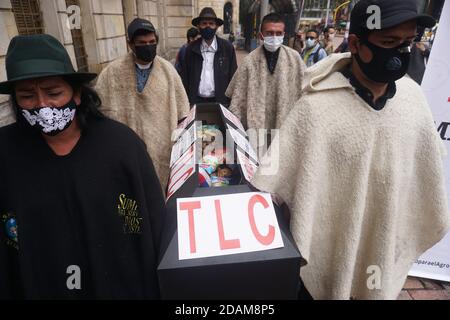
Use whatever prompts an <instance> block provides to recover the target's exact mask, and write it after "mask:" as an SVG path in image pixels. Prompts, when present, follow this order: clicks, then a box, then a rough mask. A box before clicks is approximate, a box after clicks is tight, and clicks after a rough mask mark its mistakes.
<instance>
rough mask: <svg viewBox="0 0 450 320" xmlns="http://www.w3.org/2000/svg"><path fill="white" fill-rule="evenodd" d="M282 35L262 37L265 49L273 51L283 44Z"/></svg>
mask: <svg viewBox="0 0 450 320" xmlns="http://www.w3.org/2000/svg"><path fill="white" fill-rule="evenodd" d="M283 39H284V36H273V37H264V48H266V50H267V51H270V52H275V51H277V50H278V48H280V47H281V45H282V44H283Z"/></svg>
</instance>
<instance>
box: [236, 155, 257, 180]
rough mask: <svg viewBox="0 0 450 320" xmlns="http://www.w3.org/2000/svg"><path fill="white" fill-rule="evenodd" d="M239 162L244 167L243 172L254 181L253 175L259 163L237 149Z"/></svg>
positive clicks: (247, 178)
mask: <svg viewBox="0 0 450 320" xmlns="http://www.w3.org/2000/svg"><path fill="white" fill-rule="evenodd" d="M236 152H237V156H238V160H239V164H240V165H241V168H242V173H243V174H244V177H245V179H246V180H247V181H249V182H250V181H252V178H253V175H254V174H255V172H256V170H257V169H258V164H256V163H254V162H253V160H251V159H250V158H248V157H247V156H246V155H245V154H244V153H242V152H241V151H240V150H236Z"/></svg>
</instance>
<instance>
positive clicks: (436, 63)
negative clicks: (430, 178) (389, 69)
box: [409, 0, 450, 281]
mask: <svg viewBox="0 0 450 320" xmlns="http://www.w3.org/2000/svg"><path fill="white" fill-rule="evenodd" d="M449 30H450V0H447V1H445V4H444V9H443V10H442V15H441V19H440V22H439V28H438V30H437V34H436V37H435V40H434V44H433V49H432V50H431V56H430V59H429V61H428V65H427V69H426V71H425V75H424V78H423V81H422V88H423V90H424V92H425V95H426V97H427V100H428V103H429V104H430V107H431V111H432V112H433V117H434V120H435V122H436V126H437V127H438V130H439V133H440V135H441V137H442V139H443V140H444V141H445V142H444V144H445V146H446V148H447V152H448V155H447V157H446V158H445V159H444V170H445V179H446V188H447V197H448V199H449V203H450V159H449V157H450V59H449V58H450V37H449V36H448V32H449ZM409 274H410V275H411V276H415V277H421V278H430V279H436V280H442V281H450V234H447V235H446V236H445V238H444V239H443V240H442V241H441V242H439V243H438V244H437V245H435V246H434V247H433V248H431V249H429V250H428V251H427V252H425V253H424V254H423V255H422V256H421V257H420V258H419V259H418V260H417V261H416V263H414V265H413V267H412V269H411V270H410V273H409Z"/></svg>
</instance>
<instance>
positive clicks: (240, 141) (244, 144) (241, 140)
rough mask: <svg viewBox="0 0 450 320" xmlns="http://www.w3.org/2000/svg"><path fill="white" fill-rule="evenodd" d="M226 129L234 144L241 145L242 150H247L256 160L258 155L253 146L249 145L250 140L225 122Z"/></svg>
mask: <svg viewBox="0 0 450 320" xmlns="http://www.w3.org/2000/svg"><path fill="white" fill-rule="evenodd" d="M227 130H228V132H230V134H231V137H232V138H233V140H234V141H235V142H236V144H237V145H238V146H239V147H241V149H242V150H244V151H245V152H247V153H248V154H249V155H250V157H252V158H253V159H255V160H258V156H257V155H256V153H255V151H254V150H253V147H252V146H251V145H250V142H248V140H247V138H245V137H244V136H242V134H240V133H239V131H237V130H236V129H233V128H232V127H231V126H230V125H229V124H228V123H227Z"/></svg>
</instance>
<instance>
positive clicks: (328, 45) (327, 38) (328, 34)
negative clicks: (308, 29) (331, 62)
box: [319, 26, 336, 55]
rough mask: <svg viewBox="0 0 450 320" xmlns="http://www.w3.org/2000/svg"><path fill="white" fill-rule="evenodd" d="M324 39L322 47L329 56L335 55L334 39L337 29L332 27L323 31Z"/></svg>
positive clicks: (321, 43)
mask: <svg viewBox="0 0 450 320" xmlns="http://www.w3.org/2000/svg"><path fill="white" fill-rule="evenodd" d="M323 35H324V38H323V39H322V40H321V41H320V42H319V43H320V46H321V47H322V48H323V49H324V50H325V52H326V53H327V55H330V54H332V53H334V37H335V35H336V29H335V28H334V27H332V26H328V27H325V29H324V30H323Z"/></svg>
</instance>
